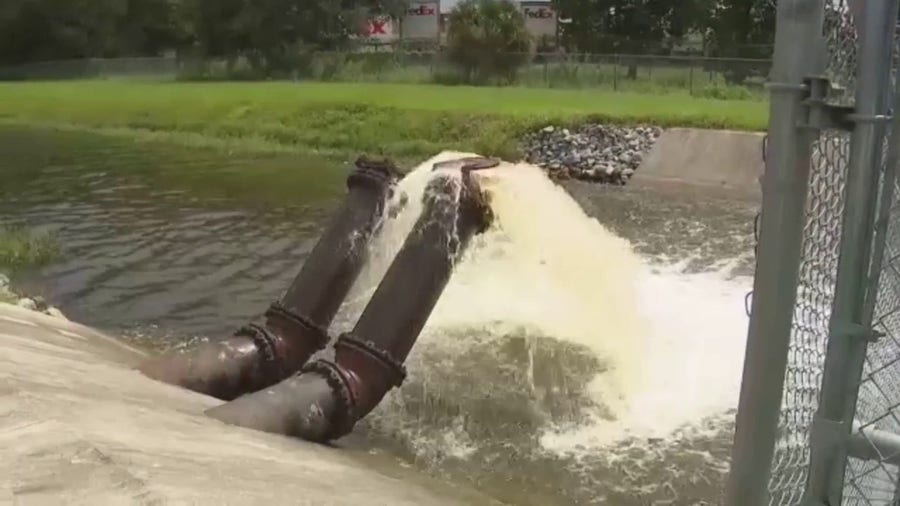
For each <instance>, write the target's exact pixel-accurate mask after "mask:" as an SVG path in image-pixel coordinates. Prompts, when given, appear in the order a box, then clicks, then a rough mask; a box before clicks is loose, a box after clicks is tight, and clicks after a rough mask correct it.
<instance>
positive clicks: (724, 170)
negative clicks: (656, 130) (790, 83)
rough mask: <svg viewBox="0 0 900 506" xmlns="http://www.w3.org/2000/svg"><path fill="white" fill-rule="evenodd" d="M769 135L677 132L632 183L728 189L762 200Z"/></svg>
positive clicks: (659, 144) (666, 135)
mask: <svg viewBox="0 0 900 506" xmlns="http://www.w3.org/2000/svg"><path fill="white" fill-rule="evenodd" d="M763 138H764V134H762V133H756V132H735V131H727V130H699V129H691V128H672V129H669V130H666V131H665V132H663V134H662V135H661V136H660V137H659V139H658V140H657V141H656V143H655V144H654V146H653V149H651V150H650V153H648V155H647V156H646V157H644V160H643V162H642V163H641V165H640V167H639V168H638V170H637V171H636V173H635V175H634V177H633V178H632V179H631V181H630V184H632V185H635V186H641V187H653V188H657V189H669V188H671V189H676V188H677V189H684V188H686V187H693V188H696V189H697V190H699V191H710V192H716V191H722V192H727V193H728V194H730V195H733V196H745V197H748V198H759V197H760V196H761V188H760V184H759V179H760V177H761V176H762V174H763V170H764V167H765V164H764V161H763Z"/></svg>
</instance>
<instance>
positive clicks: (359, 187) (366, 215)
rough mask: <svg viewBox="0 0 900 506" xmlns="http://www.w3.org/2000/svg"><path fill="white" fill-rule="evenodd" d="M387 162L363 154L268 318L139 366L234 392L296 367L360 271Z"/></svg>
mask: <svg viewBox="0 0 900 506" xmlns="http://www.w3.org/2000/svg"><path fill="white" fill-rule="evenodd" d="M397 176H398V173H397V170H396V168H395V167H394V166H393V165H392V164H391V163H389V162H378V161H373V160H367V159H360V160H358V161H357V162H356V170H355V171H354V172H353V173H352V174H351V175H350V177H349V178H348V179H347V187H348V194H347V197H346V199H345V201H344V204H343V207H342V208H341V209H340V211H339V212H338V213H337V215H336V216H335V217H334V219H333V221H332V222H331V223H330V225H329V226H328V227H327V228H326V230H325V233H324V234H323V235H322V237H321V238H320V239H319V241H318V243H317V244H316V246H315V247H314V248H313V250H312V252H311V253H310V254H309V257H307V259H306V262H304V264H303V267H302V268H301V269H300V273H299V274H298V275H297V277H296V278H295V279H294V281H293V283H291V285H290V287H289V288H288V290H287V292H286V293H285V294H284V296H283V297H282V298H281V300H280V301H278V302H276V303H274V304H272V306H271V307H270V308H269V309H268V311H266V313H265V323H264V324H262V325H259V324H250V325H247V326H245V327H243V328H242V329H240V330H239V331H237V332H236V333H235V335H234V336H232V337H230V338H228V339H225V340H223V341H218V342H212V343H208V344H204V345H202V346H200V347H198V348H196V349H194V350H192V351H190V352H188V353H183V354H172V355H168V356H163V357H160V358H157V359H154V360H151V361H149V362H148V363H146V364H144V365H143V366H142V367H141V368H140V370H141V371H142V372H143V373H144V374H146V375H147V376H150V377H151V378H154V379H157V380H160V381H163V382H166V383H171V384H174V385H178V386H181V387H183V388H187V389H190V390H194V391H197V392H201V393H204V394H207V395H211V396H213V397H217V398H220V399H224V400H231V399H234V398H236V397H239V396H241V395H243V394H246V393H249V392H255V391H257V390H259V389H262V388H266V387H268V386H271V385H274V384H275V383H278V382H279V381H281V380H283V379H285V378H286V377H288V376H290V375H291V374H293V373H295V372H297V371H298V370H299V369H300V368H301V367H303V365H305V364H306V362H307V361H308V360H309V358H310V357H311V356H312V355H313V354H314V353H315V352H317V351H319V350H321V349H322V348H324V347H325V346H326V345H327V344H328V332H327V329H328V326H329V325H330V324H331V322H332V320H333V319H334V317H335V315H336V314H337V312H338V310H339V309H340V306H341V304H342V303H343V301H344V299H345V298H346V296H347V293H348V292H349V291H350V288H351V287H352V285H353V282H354V281H355V280H356V278H357V277H358V275H359V273H360V271H361V270H362V267H363V264H364V263H365V260H366V249H367V246H368V244H369V239H370V238H371V235H372V233H373V231H374V229H375V228H376V226H377V223H379V220H380V218H381V216H382V213H383V210H384V205H385V202H386V200H387V198H388V197H389V195H390V192H391V191H392V189H393V187H394V185H395V183H396V181H397Z"/></svg>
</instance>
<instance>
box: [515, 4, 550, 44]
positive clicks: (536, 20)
mask: <svg viewBox="0 0 900 506" xmlns="http://www.w3.org/2000/svg"><path fill="white" fill-rule="evenodd" d="M521 5H522V15H523V16H524V17H525V29H526V30H528V33H530V34H531V35H532V36H533V37H538V38H540V37H555V36H556V11H554V10H553V6H552V5H551V4H550V2H547V1H545V2H540V1H531V2H528V1H525V2H522V3H521Z"/></svg>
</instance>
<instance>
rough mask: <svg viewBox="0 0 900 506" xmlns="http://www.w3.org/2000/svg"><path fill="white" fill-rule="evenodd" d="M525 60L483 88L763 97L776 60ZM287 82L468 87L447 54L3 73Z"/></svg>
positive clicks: (2, 75)
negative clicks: (279, 64)
mask: <svg viewBox="0 0 900 506" xmlns="http://www.w3.org/2000/svg"><path fill="white" fill-rule="evenodd" d="M504 59H508V60H516V61H521V65H520V66H518V68H517V69H516V71H515V73H514V74H513V75H512V76H505V75H504V76H503V78H502V79H499V78H488V79H486V80H485V82H481V83H477V84H493V85H497V84H500V85H514V86H528V87H538V88H594V89H607V90H612V91H634V92H667V91H678V92H688V93H691V94H693V95H696V96H704V97H710V98H750V97H762V96H763V95H764V89H763V84H764V82H765V80H766V77H767V75H768V72H769V68H770V66H771V61H770V60H756V59H739V58H704V57H695V56H657V55H629V54H560V53H532V54H510V55H508V57H505V58H504ZM273 76H274V77H276V78H280V79H285V80H315V81H341V82H347V81H350V82H392V83H437V84H467V83H466V81H465V76H464V75H463V73H462V72H461V70H460V69H459V68H458V66H456V65H455V64H454V63H453V61H451V60H450V58H449V57H448V55H447V53H444V52H440V51H431V52H421V51H420V52H415V51H389V52H317V53H312V54H305V55H299V56H298V57H297V58H296V59H295V60H294V61H292V62H291V63H290V64H288V65H287V66H286V68H282V69H278V70H277V71H274V72H269V71H266V70H265V69H255V68H253V66H252V65H251V64H250V62H249V61H247V60H245V59H241V58H237V59H235V60H232V61H226V60H222V59H198V58H187V57H183V58H176V57H175V56H171V57H159V58H119V59H96V58H95V59H85V60H67V61H52V62H40V63H31V64H26V65H19V66H13V67H0V80H29V79H44V80H46V79H84V78H109V79H115V78H141V79H144V78H155V79H164V80H174V79H183V80H252V79H264V78H269V77H273Z"/></svg>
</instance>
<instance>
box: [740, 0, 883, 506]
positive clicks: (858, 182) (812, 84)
mask: <svg viewBox="0 0 900 506" xmlns="http://www.w3.org/2000/svg"><path fill="white" fill-rule="evenodd" d="M897 7H898V2H897V1H896V0H882V1H880V2H854V1H853V0H850V1H847V0H840V1H832V0H781V1H780V2H779V17H778V25H779V26H778V30H779V35H778V38H777V40H776V53H775V62H774V66H775V67H774V69H773V80H772V83H771V85H770V89H771V90H772V96H773V112H772V119H771V124H770V140H769V142H770V144H776V146H775V147H773V148H771V150H770V152H769V158H771V159H772V160H771V161H770V162H769V161H767V169H766V175H765V176H764V179H763V184H764V202H763V207H762V225H761V231H760V239H759V246H758V251H760V254H759V258H758V263H757V278H756V283H755V286H754V296H753V298H754V309H753V314H752V316H751V325H750V332H749V337H748V339H749V342H748V350H747V359H746V363H745V369H744V385H743V388H742V395H741V406H740V408H739V414H738V428H737V433H736V436H735V447H734V451H733V462H732V473H731V479H730V482H729V487H728V492H727V502H728V503H729V504H732V505H737V504H748V505H751V504H752V505H762V504H770V505H793V504H803V505H810V506H812V505H817V506H818V505H823V506H824V505H830V506H836V505H838V504H848V505H887V504H900V469H898V467H897V466H898V464H900V203H898V202H896V198H895V195H896V192H895V191H894V188H895V184H896V181H895V171H896V165H897V153H898V149H900V146H898V144H900V135H897V134H898V133H900V131H897V129H894V128H891V126H892V125H893V124H894V123H893V122H894V121H895V120H894V119H893V118H892V117H891V115H892V112H893V109H894V108H895V95H896V93H895V92H894V86H893V83H892V81H893V79H892V72H890V69H891V68H892V67H896V65H892V62H896V57H897V54H896V51H894V48H895V46H896V43H893V44H892V41H894V40H895V38H896V26H895V25H896V23H895V21H894V20H896V19H897ZM822 34H824V44H821V43H822V42H823V38H822V37H821V35H822ZM892 58H893V59H892ZM776 108H778V109H779V110H778V111H776ZM776 139H777V140H776ZM767 218H768V220H767ZM763 297H765V298H767V299H768V298H771V299H774V300H775V302H774V303H767V302H765V301H762V300H759V299H761V298H763ZM786 309H787V310H786ZM879 336H880V338H879Z"/></svg>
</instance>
